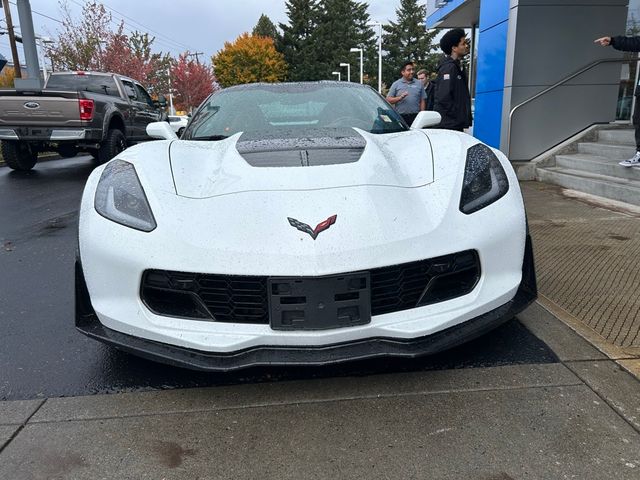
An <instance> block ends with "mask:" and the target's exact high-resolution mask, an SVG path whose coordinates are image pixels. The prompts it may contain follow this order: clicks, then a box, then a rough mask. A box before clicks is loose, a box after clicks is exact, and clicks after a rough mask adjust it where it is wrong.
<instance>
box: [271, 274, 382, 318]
mask: <svg viewBox="0 0 640 480" xmlns="http://www.w3.org/2000/svg"><path fill="white" fill-rule="evenodd" d="M370 282H371V281H370V276H369V272H357V273H348V274H341V275H331V276H327V277H271V278H269V280H268V282H267V288H268V289H269V322H270V325H271V328H272V329H273V330H327V329H331V328H343V327H352V326H356V325H365V324H367V323H370V322H371V283H370Z"/></svg>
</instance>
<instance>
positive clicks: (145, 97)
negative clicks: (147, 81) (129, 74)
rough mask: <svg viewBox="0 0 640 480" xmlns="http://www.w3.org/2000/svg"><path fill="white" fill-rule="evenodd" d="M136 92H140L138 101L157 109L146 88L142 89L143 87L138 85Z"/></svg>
mask: <svg viewBox="0 0 640 480" xmlns="http://www.w3.org/2000/svg"><path fill="white" fill-rule="evenodd" d="M136 92H138V101H140V102H143V103H146V104H147V105H149V106H150V107H152V108H155V105H154V104H153V100H152V99H151V96H150V95H149V94H148V93H147V91H146V90H145V89H144V88H142V85H140V84H138V83H136Z"/></svg>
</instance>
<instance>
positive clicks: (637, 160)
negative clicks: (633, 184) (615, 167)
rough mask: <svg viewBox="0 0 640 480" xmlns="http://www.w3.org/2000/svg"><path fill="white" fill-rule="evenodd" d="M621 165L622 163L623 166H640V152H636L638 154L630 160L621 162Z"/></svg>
mask: <svg viewBox="0 0 640 480" xmlns="http://www.w3.org/2000/svg"><path fill="white" fill-rule="evenodd" d="M619 165H622V166H623V167H640V152H636V154H635V155H634V156H633V157H631V158H630V159H629V160H623V161H621V162H619Z"/></svg>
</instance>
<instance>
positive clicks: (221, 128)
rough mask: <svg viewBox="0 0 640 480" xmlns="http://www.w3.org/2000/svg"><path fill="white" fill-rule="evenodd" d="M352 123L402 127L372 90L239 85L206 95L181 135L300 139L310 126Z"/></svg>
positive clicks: (374, 128) (377, 129)
mask: <svg viewBox="0 0 640 480" xmlns="http://www.w3.org/2000/svg"><path fill="white" fill-rule="evenodd" d="M350 127H357V128H360V129H362V130H366V131H368V132H371V133H391V132H398V131H404V130H407V128H408V127H407V125H406V123H404V121H403V120H402V118H401V117H400V116H399V115H398V114H397V113H396V112H395V110H394V109H393V108H391V106H390V105H389V104H388V103H387V102H386V101H385V100H384V99H383V98H382V97H380V95H378V93H376V92H375V91H374V90H372V89H371V88H369V87H365V86H360V85H353V86H347V85H339V84H335V83H315V84H273V85H264V84H262V85H243V86H238V87H231V88H228V89H225V90H222V91H220V92H218V93H216V94H215V95H212V96H211V97H209V99H207V100H206V101H205V102H204V103H203V104H202V106H201V107H200V108H199V109H198V111H197V112H196V114H195V115H194V116H193V118H192V119H191V123H190V124H189V127H188V129H187V131H186V132H185V135H184V137H183V138H186V139H192V140H220V139H222V138H226V137H228V136H230V135H233V134H236V133H238V132H248V133H252V134H253V133H259V134H264V135H269V136H273V135H286V137H287V138H292V137H294V138H295V137H296V136H298V137H304V136H305V135H306V133H308V132H309V131H310V129H313V130H314V131H316V132H317V131H318V129H340V128H350Z"/></svg>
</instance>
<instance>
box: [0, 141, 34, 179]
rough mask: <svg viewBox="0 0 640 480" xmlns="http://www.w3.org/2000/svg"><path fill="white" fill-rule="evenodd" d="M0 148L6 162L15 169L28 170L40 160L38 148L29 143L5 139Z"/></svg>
mask: <svg viewBox="0 0 640 480" xmlns="http://www.w3.org/2000/svg"><path fill="white" fill-rule="evenodd" d="M0 149H1V151H2V158H3V159H4V161H5V163H6V164H7V166H8V167H9V168H11V169H13V170H17V171H19V172H27V171H29V170H31V169H32V168H33V166H34V165H35V164H36V163H37V162H38V150H37V149H36V148H34V147H32V146H31V145H29V144H27V143H23V142H11V141H9V142H8V141H5V140H3V141H2V142H1V145H0Z"/></svg>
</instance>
